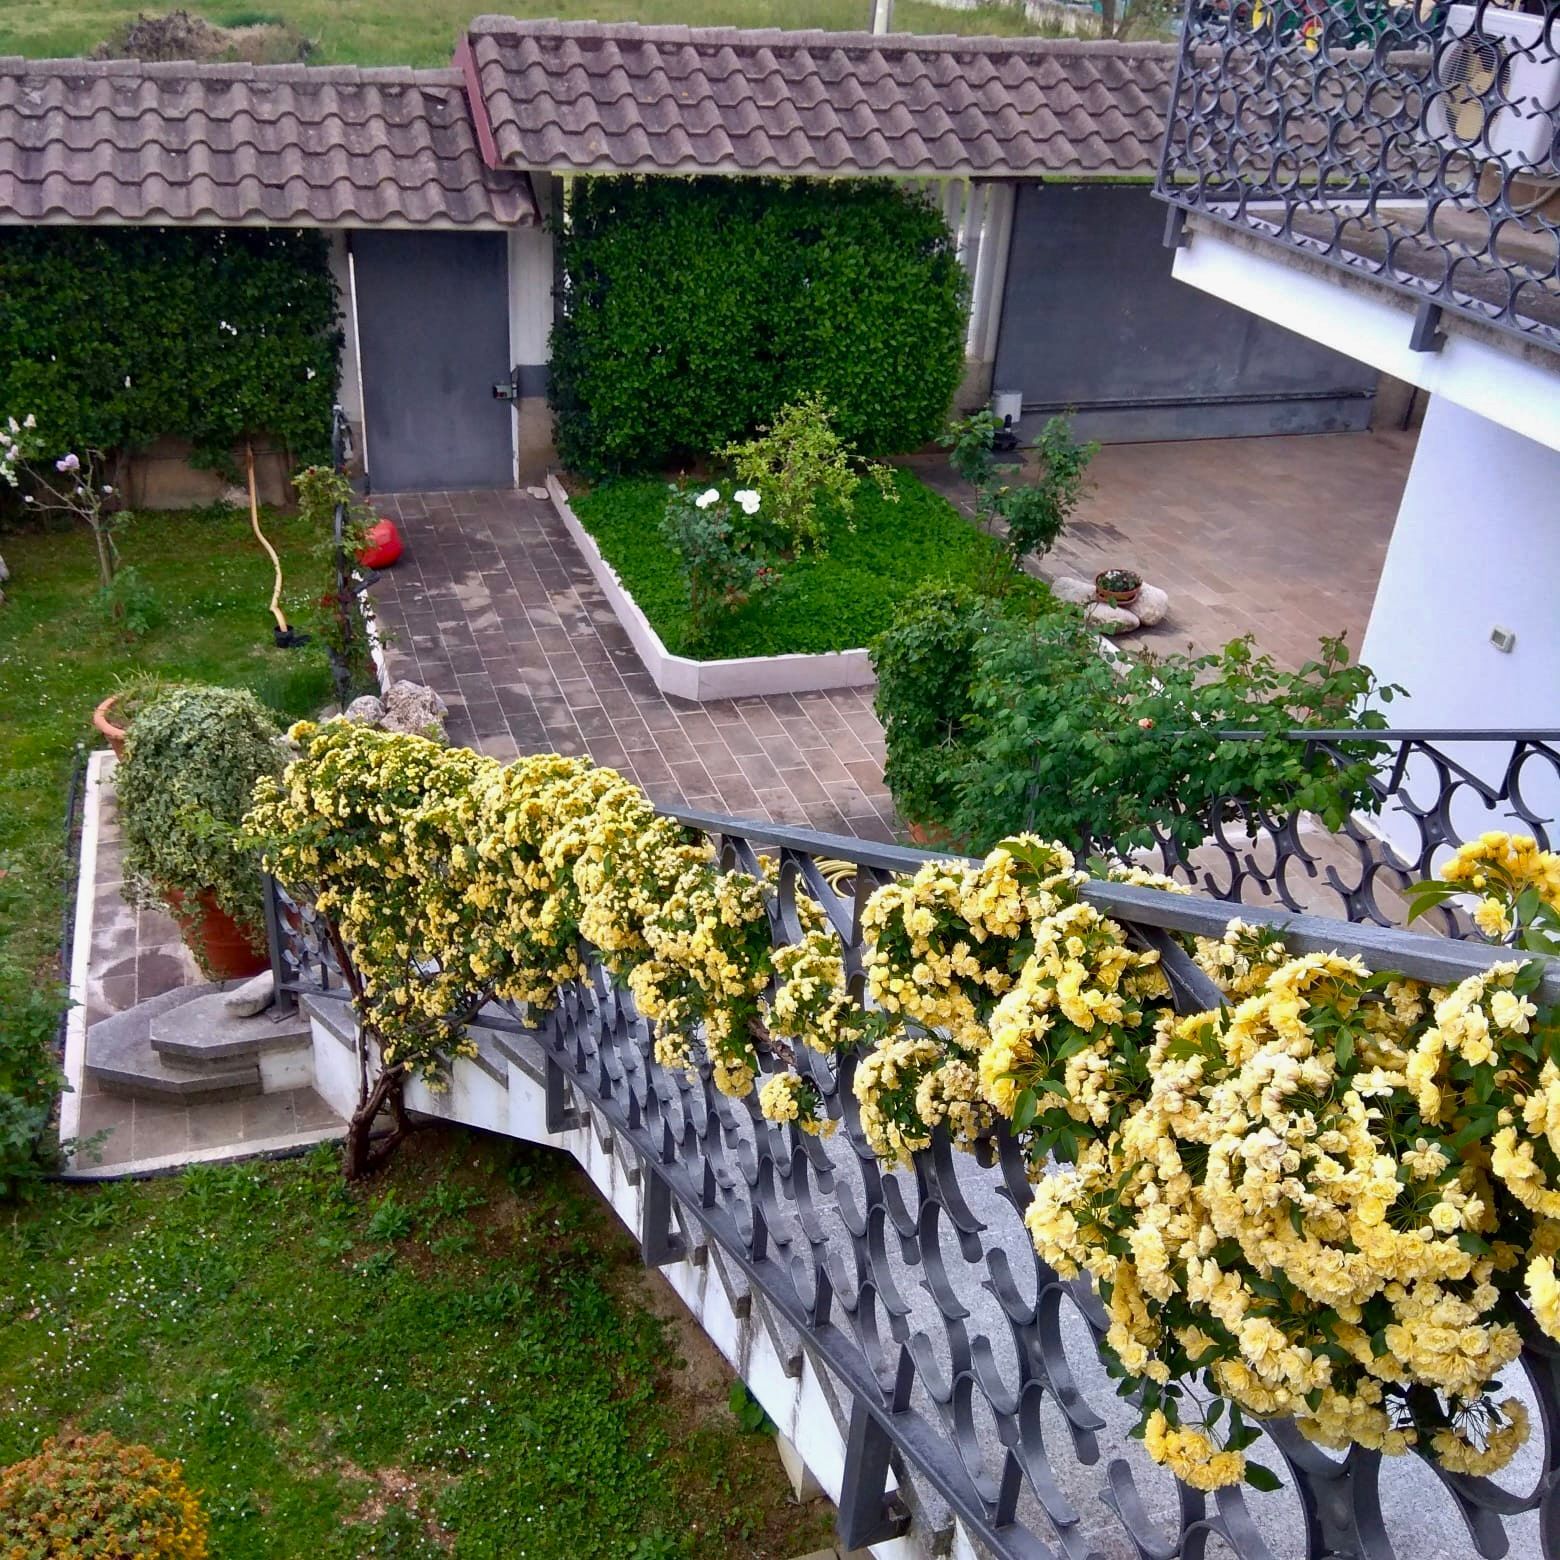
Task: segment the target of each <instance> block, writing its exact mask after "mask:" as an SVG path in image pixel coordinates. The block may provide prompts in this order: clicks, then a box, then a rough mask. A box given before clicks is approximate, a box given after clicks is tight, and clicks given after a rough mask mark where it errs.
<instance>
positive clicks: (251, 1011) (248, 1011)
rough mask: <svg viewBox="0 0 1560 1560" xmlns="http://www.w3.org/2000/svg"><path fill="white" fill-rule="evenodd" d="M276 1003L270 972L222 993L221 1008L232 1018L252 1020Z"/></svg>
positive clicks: (255, 976) (263, 972)
mask: <svg viewBox="0 0 1560 1560" xmlns="http://www.w3.org/2000/svg"><path fill="white" fill-rule="evenodd" d="M275 1001H276V983H275V981H274V980H273V979H272V976H271V972H270V970H262V971H261V972H260V974H258V975H253V976H251V977H250V978H249V979H248V980H246V981H245V982H244V983H243V985H241V986H235V987H234V988H233V989H232V990H231V991H225V992H223V993H222V1006H223V1007H224V1008H226V1009H227V1011H228V1012H229V1013H230V1014H231V1015H232V1016H233V1017H234V1018H254V1017H255V1016H256V1015H257V1014H260V1013H263V1012H265V1010H266V1009H267V1008H268V1007H270V1005H271V1004H272V1003H273V1002H275Z"/></svg>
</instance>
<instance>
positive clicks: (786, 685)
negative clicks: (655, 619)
mask: <svg viewBox="0 0 1560 1560" xmlns="http://www.w3.org/2000/svg"><path fill="white" fill-rule="evenodd" d="M547 494H548V497H549V498H551V499H552V504H553V508H554V509H555V510H556V511H557V513H558V518H559V519H560V520H562V521H563V524H564V528H565V529H566V530H567V531H568V533H569V535H570V537H572V538H573V541H574V545H575V546H576V547H578V548H579V550H580V556H581V557H583V558H584V560H585V562H586V563H587V564H588V565H589V566H590V572H591V574H592V575H593V576H594V577H595V580H596V583H597V584H598V585H599V586H600V587H601V591H602V594H603V595H604V596H605V597H606V598H607V601H608V603H609V605H610V606H611V608H612V612H613V615H614V616H615V617H616V618H617V620H618V622H619V623H621V624H622V625H623V631H624V633H626V634H627V635H628V638H629V642H630V643H631V644H632V645H633V647H634V652H635V654H636V655H638V657H639V659H640V660H641V661H642V662H643V663H644V668H645V670H646V671H647V672H649V674H650V676H651V679H652V680H653V681H654V683H655V685H656V687H657V688H659V689H660V690H661V692H662V693H669V694H671V695H672V696H673V697H674V698H678V699H690V700H692V701H694V702H695V703H702V702H703V701H704V700H706V699H743V698H753V697H756V696H761V695H763V694H766V693H823V692H826V691H828V690H829V689H831V688H870V687H872V686H873V685H874V684H875V683H876V682H877V678H876V677H875V676H873V673H872V662H871V660H870V659H869V657H868V655H867V652H866V651H865V650H830V651H827V652H826V653H824V654H822V655H755V656H743V657H740V658H734V659H729V660H724V661H694V660H690V659H689V658H688V657H687V656H685V655H673V654H672V653H671V651H670V650H668V649H667V648H666V646H665V645H664V644H662V642H661V636H660V635H659V634H658V633H656V631H655V629H654V628H653V627H651V624H650V619H649V618H647V617H646V616H645V615H644V613H643V612H642V611H640V609H639V604H638V603H637V602H636V601H635V600H634V598H633V597H632V596H631V595H629V593H628V591H627V590H626V589H625V588H624V586H623V582H622V581H621V580H620V579H619V578H618V577H617V571H616V570H615V569H614V568H613V567H612V565H611V564H610V563H608V562H607V560H606V559H605V558H603V557H602V555H601V549H600V548H599V547H597V546H596V541H595V538H594V537H593V536H592V535H591V534H590V532H589V531H587V530H586V529H585V527H584V526H583V525H581V524H580V520H579V516H578V515H576V514H575V513H574V510H573V508H572V507H571V505H570V503H569V495H568V494H567V493H565V492H564V490H563V484H562V483H561V482H559V480H558V478H557V477H556V475H554V474H553V473H552V472H548V474H547Z"/></svg>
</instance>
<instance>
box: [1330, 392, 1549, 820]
mask: <svg viewBox="0 0 1560 1560" xmlns="http://www.w3.org/2000/svg"><path fill="white" fill-rule="evenodd" d="M1557 393H1560V391H1557ZM1497 625H1498V626H1499V627H1502V628H1505V629H1508V630H1510V631H1511V632H1512V633H1513V634H1515V636H1516V642H1515V645H1514V646H1513V648H1512V649H1511V650H1510V651H1509V652H1503V651H1501V650H1498V649H1496V647H1495V646H1494V645H1493V644H1491V643H1490V631H1491V629H1492V628H1494V627H1496V626H1497ZM1361 659H1362V660H1363V661H1364V662H1365V663H1366V664H1367V665H1369V666H1371V667H1373V668H1374V669H1375V671H1376V672H1377V673H1378V674H1379V675H1380V676H1381V677H1382V678H1383V679H1384V680H1385V681H1388V682H1399V683H1402V684H1403V685H1404V687H1406V688H1407V689H1408V690H1409V696H1408V697H1407V698H1399V699H1398V700H1396V701H1395V702H1394V703H1393V704H1392V705H1391V707H1390V708H1389V710H1388V711H1387V714H1388V717H1389V719H1390V721H1391V723H1392V724H1393V725H1394V726H1398V727H1449V728H1457V729H1460V730H1464V729H1469V728H1485V729H1488V728H1491V727H1504V728H1511V729H1529V730H1531V729H1534V728H1547V729H1556V728H1560V451H1556V450H1553V449H1549V448H1547V447H1546V446H1544V445H1542V444H1538V443H1535V442H1534V441H1533V440H1531V439H1527V438H1524V437H1523V436H1522V435H1521V434H1519V433H1514V432H1512V431H1511V430H1510V429H1509V428H1503V427H1501V426H1500V425H1499V424H1497V423H1494V422H1490V421H1489V420H1488V419H1486V418H1483V417H1480V416H1478V415H1477V414H1475V413H1473V412H1471V411H1468V410H1467V409H1466V408H1465V407H1462V406H1459V405H1457V404H1455V403H1454V402H1452V401H1450V400H1447V399H1445V398H1444V397H1442V396H1436V397H1434V398H1433V399H1432V400H1431V402H1430V406H1429V409H1428V411H1427V412H1426V415H1425V425H1424V430H1423V432H1422V433H1421V435H1420V439H1419V446H1418V451H1417V453H1416V454H1415V457H1414V464H1413V469H1412V470H1411V471H1410V473H1409V478H1408V485H1407V487H1406V488H1405V489H1404V492H1403V502H1402V506H1401V508H1400V509H1399V510H1398V518H1397V525H1396V527H1395V528H1394V530H1393V533H1392V540H1391V543H1390V545H1389V547H1388V550H1387V559H1386V563H1385V566H1384V567H1383V569H1382V571H1381V582H1380V584H1379V586H1378V587H1377V590H1376V603H1375V607H1374V609H1373V610H1372V612H1371V618H1370V626H1369V627H1368V628H1367V630H1366V633H1365V642H1364V646H1363V648H1362V650H1361ZM1456 752H1457V755H1458V757H1459V758H1460V759H1461V760H1462V761H1464V762H1466V763H1467V764H1468V766H1469V767H1470V768H1472V769H1474V770H1475V772H1476V773H1478V774H1479V775H1480V776H1481V777H1482V778H1485V779H1491V778H1493V779H1498V778H1499V775H1498V773H1494V774H1492V773H1491V771H1492V769H1493V770H1495V771H1498V770H1499V769H1501V768H1502V767H1503V766H1504V763H1505V761H1506V758H1507V756H1508V755H1509V753H1510V747H1509V745H1496V746H1488V747H1486V746H1481V747H1477V748H1476V747H1474V746H1472V745H1464V746H1462V747H1459V748H1458V749H1457V750H1456ZM1557 790H1560V787H1557V786H1556V784H1555V782H1554V781H1553V779H1552V777H1551V775H1550V774H1549V773H1548V771H1547V770H1542V771H1541V770H1540V769H1538V768H1537V767H1536V766H1535V767H1534V768H1533V769H1532V771H1531V792H1530V794H1529V795H1528V797H1527V800H1528V801H1529V802H1530V803H1531V804H1534V805H1535V806H1536V807H1537V808H1538V809H1539V810H1542V811H1546V812H1548V813H1549V814H1550V815H1551V816H1556V817H1560V795H1557V794H1556V792H1557ZM1455 821H1456V822H1457V824H1458V826H1459V829H1461V830H1467V829H1468V828H1469V827H1470V826H1472V827H1479V826H1482V827H1498V826H1500V824H1501V822H1502V821H1503V815H1500V814H1487V813H1485V812H1484V811H1483V810H1482V808H1481V807H1480V806H1479V805H1478V804H1477V802H1476V801H1475V799H1474V798H1473V797H1472V796H1471V795H1468V796H1466V797H1464V798H1463V799H1462V802H1461V805H1460V807H1459V809H1458V811H1457V813H1456V816H1455ZM1393 832H1395V831H1393Z"/></svg>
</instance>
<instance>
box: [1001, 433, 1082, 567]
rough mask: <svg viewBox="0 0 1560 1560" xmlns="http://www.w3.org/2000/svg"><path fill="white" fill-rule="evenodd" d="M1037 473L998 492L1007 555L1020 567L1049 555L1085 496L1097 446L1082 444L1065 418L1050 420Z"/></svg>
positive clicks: (1040, 445)
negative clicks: (1038, 555)
mask: <svg viewBox="0 0 1560 1560" xmlns="http://www.w3.org/2000/svg"><path fill="white" fill-rule="evenodd" d="M1035 448H1036V452H1037V453H1038V455H1039V459H1040V470H1039V474H1038V475H1037V476H1036V478H1035V480H1034V481H1033V482H1016V483H1013V484H1011V485H1004V486H1003V487H1001V488H999V489H998V491H997V493H996V497H995V507H996V512H997V514H999V515H1000V516H1001V517H1002V519H1003V520H1005V521H1006V522H1007V528H1008V536H1007V541H1008V551H1009V552H1010V553H1011V554H1012V556H1013V562H1014V563H1015V564H1017V565H1019V566H1022V564H1023V561H1024V559H1025V558H1027V557H1028V556H1029V554H1030V553H1047V552H1049V551H1050V550H1051V548H1052V547H1053V546H1054V545H1055V544H1056V539H1057V537H1059V536H1060V535H1061V534H1062V531H1063V530H1064V528H1065V527H1066V525H1067V522H1068V521H1069V520H1070V519H1071V518H1072V513H1073V511H1074V510H1075V509H1076V508H1077V507H1078V502H1079V500H1080V499H1081V498H1082V497H1083V494H1084V490H1085V483H1086V473H1087V471H1088V467H1089V462H1090V461H1091V460H1093V459H1094V457H1095V455H1096V454H1097V453H1098V451H1099V445H1098V444H1080V443H1078V441H1077V440H1076V439H1075V438H1073V436H1072V425H1071V424H1070V423H1069V422H1068V420H1067V419H1066V418H1065V417H1053V418H1051V419H1050V421H1049V422H1047V423H1046V425H1045V427H1044V428H1043V429H1042V430H1041V432H1040V442H1039V443H1038V444H1037V445H1036V446H1035Z"/></svg>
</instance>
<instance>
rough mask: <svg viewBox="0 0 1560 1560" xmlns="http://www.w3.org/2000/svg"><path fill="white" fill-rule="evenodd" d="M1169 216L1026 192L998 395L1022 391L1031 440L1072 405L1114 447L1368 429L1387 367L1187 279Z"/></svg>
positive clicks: (1125, 189)
mask: <svg viewBox="0 0 1560 1560" xmlns="http://www.w3.org/2000/svg"><path fill="white" fill-rule="evenodd" d="M1165 209H1166V208H1165V207H1164V206H1163V205H1161V204H1160V203H1159V202H1158V201H1156V200H1155V199H1154V198H1153V196H1152V195H1151V194H1150V193H1149V191H1148V189H1147V188H1146V187H1144V186H1138V185H1107V184H1073V185H1066V184H1043V185H1042V184H1025V185H1023V186H1021V187H1020V188H1019V190H1018V199H1017V204H1016V206H1015V208H1014V212H1013V240H1012V248H1011V250H1010V251H1009V257H1008V270H1007V284H1006V287H1005V289H1004V292H1003V300H1002V324H1001V332H1000V336H999V338H998V344H997V360H996V370H995V381H994V388H995V389H998V390H1017V391H1020V392H1021V393H1022V395H1023V398H1024V407H1025V413H1026V416H1025V419H1024V432H1025V433H1026V434H1027V435H1029V436H1033V434H1034V433H1035V432H1036V431H1037V430H1038V427H1039V424H1040V422H1041V420H1042V419H1043V418H1044V417H1046V416H1048V415H1050V414H1051V413H1052V412H1055V411H1061V410H1065V409H1066V408H1069V407H1075V408H1077V411H1078V416H1077V419H1076V423H1077V427H1078V430H1079V432H1080V433H1081V434H1082V435H1084V436H1085V437H1089V438H1103V439H1108V440H1116V441H1124V440H1132V439H1208V438H1223V437H1231V436H1236V435H1241V434H1262V433H1319V432H1323V431H1331V430H1342V429H1356V428H1364V427H1367V426H1368V425H1369V422H1370V408H1371V397H1372V395H1373V394H1374V391H1375V385H1376V374H1375V371H1374V370H1373V369H1370V368H1367V367H1366V366H1365V365H1364V364H1363V363H1357V362H1355V361H1354V360H1353V359H1352V358H1347V357H1344V356H1342V355H1341V354H1340V353H1337V352H1332V351H1329V350H1328V349H1327V348H1326V347H1321V346H1318V345H1317V344H1316V343H1315V342H1313V341H1308V340H1306V339H1305V338H1304V337H1303V336H1297V335H1296V334H1295V333H1294V332H1293V331H1288V330H1285V329H1284V328H1283V327H1282V326H1279V325H1274V324H1271V323H1270V322H1268V321H1267V320H1263V319H1259V318H1258V317H1257V316H1256V315H1254V314H1249V313H1247V312H1246V310H1244V309H1238V308H1236V307H1235V306H1234V305H1232V304H1228V303H1225V302H1223V301H1222V300H1221V299H1218V298H1214V297H1212V296H1210V295H1209V294H1208V293H1205V292H1203V291H1201V290H1200V289H1199V288H1196V287H1190V286H1188V285H1187V284H1186V283H1185V282H1178V281H1176V280H1175V278H1174V277H1173V276H1172V275H1171V274H1170V264H1171V257H1172V252H1171V251H1170V250H1168V249H1166V248H1165V247H1164V227H1165Z"/></svg>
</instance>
